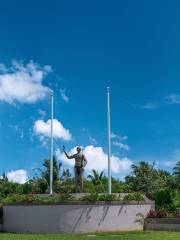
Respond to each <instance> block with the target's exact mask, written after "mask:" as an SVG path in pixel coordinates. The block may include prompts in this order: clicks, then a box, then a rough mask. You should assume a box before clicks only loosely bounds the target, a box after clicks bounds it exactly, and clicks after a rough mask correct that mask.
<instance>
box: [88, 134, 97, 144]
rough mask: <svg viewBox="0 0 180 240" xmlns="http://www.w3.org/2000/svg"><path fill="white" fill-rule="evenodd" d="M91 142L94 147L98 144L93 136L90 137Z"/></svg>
mask: <svg viewBox="0 0 180 240" xmlns="http://www.w3.org/2000/svg"><path fill="white" fill-rule="evenodd" d="M89 142H90V144H93V145H96V144H97V140H96V139H95V138H93V137H91V136H89Z"/></svg>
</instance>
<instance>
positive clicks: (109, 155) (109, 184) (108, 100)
mask: <svg viewBox="0 0 180 240" xmlns="http://www.w3.org/2000/svg"><path fill="white" fill-rule="evenodd" d="M107 120H108V180H109V181H108V193H109V194H111V120H110V88H109V87H107Z"/></svg>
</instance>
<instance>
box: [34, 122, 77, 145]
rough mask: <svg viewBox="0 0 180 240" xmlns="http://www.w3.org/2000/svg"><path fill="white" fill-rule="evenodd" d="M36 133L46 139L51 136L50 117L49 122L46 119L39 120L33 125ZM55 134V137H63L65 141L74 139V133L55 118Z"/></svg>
mask: <svg viewBox="0 0 180 240" xmlns="http://www.w3.org/2000/svg"><path fill="white" fill-rule="evenodd" d="M33 130H34V133H35V134H36V135H38V136H40V139H42V140H43V139H44V137H50V136H51V120H50V119H49V120H48V121H47V122H45V121H44V120H37V121H36V122H35V123H34V127H33ZM53 135H54V138H55V139H63V140H64V141H69V140H71V139H72V135H71V133H70V131H69V130H68V129H66V128H64V126H63V125H62V123H61V122H60V121H58V120H57V119H53Z"/></svg>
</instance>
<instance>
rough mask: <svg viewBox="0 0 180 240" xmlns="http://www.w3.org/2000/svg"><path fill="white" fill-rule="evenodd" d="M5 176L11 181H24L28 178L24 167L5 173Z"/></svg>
mask: <svg viewBox="0 0 180 240" xmlns="http://www.w3.org/2000/svg"><path fill="white" fill-rule="evenodd" d="M7 178H8V180H9V181H11V182H15V183H21V184H23V183H25V182H27V180H28V177H27V172H26V171H25V170H24V169H18V170H15V171H10V172H8V173H7Z"/></svg>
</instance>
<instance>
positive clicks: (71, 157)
mask: <svg viewBox="0 0 180 240" xmlns="http://www.w3.org/2000/svg"><path fill="white" fill-rule="evenodd" d="M63 152H64V154H65V155H66V157H67V158H68V159H73V158H74V157H75V155H71V156H69V155H68V154H67V152H66V151H65V148H63Z"/></svg>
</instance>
